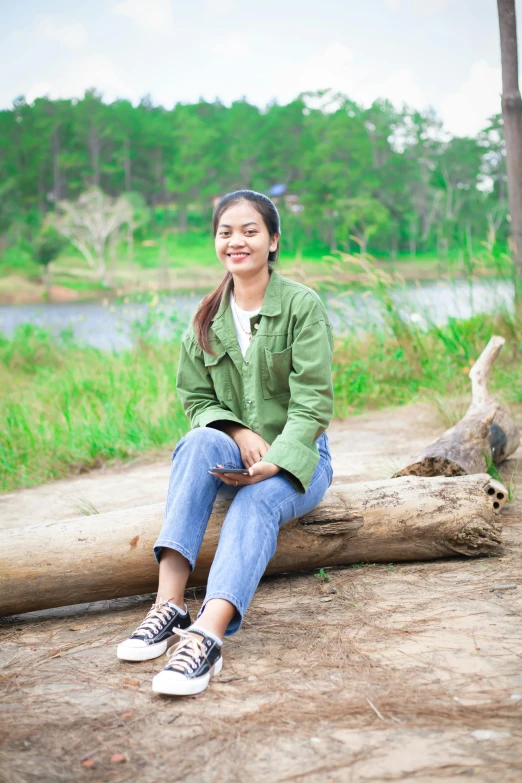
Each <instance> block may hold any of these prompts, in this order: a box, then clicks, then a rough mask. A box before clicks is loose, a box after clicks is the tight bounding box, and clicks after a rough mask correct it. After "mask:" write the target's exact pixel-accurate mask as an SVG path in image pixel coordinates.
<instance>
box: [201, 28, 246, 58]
mask: <svg viewBox="0 0 522 783" xmlns="http://www.w3.org/2000/svg"><path fill="white" fill-rule="evenodd" d="M209 50H210V51H211V52H212V54H214V55H215V56H216V57H219V58H220V59H223V60H237V57H238V52H240V53H241V61H244V60H245V59H246V58H247V57H250V55H251V54H252V47H251V45H250V42H249V41H248V39H247V38H245V37H244V35H242V34H241V35H225V36H223V37H221V36H220V37H219V38H218V39H216V40H214V41H213V42H212V43H211V44H210V45H209Z"/></svg>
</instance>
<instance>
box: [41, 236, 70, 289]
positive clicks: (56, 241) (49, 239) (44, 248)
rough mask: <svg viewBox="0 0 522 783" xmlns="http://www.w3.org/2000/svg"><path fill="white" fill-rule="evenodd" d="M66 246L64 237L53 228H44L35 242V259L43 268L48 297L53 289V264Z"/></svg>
mask: <svg viewBox="0 0 522 783" xmlns="http://www.w3.org/2000/svg"><path fill="white" fill-rule="evenodd" d="M64 244H65V240H64V238H63V236H60V234H59V233H58V232H57V231H56V230H55V229H54V228H53V227H52V226H45V227H44V228H42V230H41V231H40V233H39V234H38V236H37V237H36V239H35V242H34V257H35V260H36V261H37V262H38V263H39V264H40V265H41V266H42V268H43V278H44V282H45V287H46V289H47V296H48V297H49V292H50V288H51V274H50V267H51V262H52V261H54V260H55V258H56V257H57V256H58V255H59V253H60V251H61V249H62V248H63V246H64Z"/></svg>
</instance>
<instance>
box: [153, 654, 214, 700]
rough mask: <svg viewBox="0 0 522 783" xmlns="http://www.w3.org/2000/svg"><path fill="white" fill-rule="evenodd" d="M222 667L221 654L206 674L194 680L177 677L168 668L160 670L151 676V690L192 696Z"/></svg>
mask: <svg viewBox="0 0 522 783" xmlns="http://www.w3.org/2000/svg"><path fill="white" fill-rule="evenodd" d="M222 668H223V656H220V657H219V658H218V659H217V661H216V662H215V664H214V666H212V668H211V669H210V670H209V671H208V672H207V674H205V675H204V676H203V677H198V678H197V679H194V680H191V679H186V678H185V677H184V678H183V679H181V678H178V677H176V676H175V675H174V672H169V671H168V670H167V671H162V672H159V674H156V676H155V677H154V678H153V680H152V690H153V691H154V693H164V694H167V695H168V696H193V695H194V694H195V693H201V691H204V690H205V688H206V687H207V685H208V684H209V682H210V680H211V679H212V677H214V676H215V675H216V674H219V672H220V671H221V669H222ZM173 675H174V676H173Z"/></svg>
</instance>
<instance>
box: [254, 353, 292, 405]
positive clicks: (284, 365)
mask: <svg viewBox="0 0 522 783" xmlns="http://www.w3.org/2000/svg"><path fill="white" fill-rule="evenodd" d="M291 371H292V346H291V345H290V346H289V347H288V348H285V350H284V351H269V350H268V348H265V351H264V356H263V363H262V371H261V386H262V389H263V397H264V398H265V399H266V400H267V399H272V398H273V397H289V396H290V383H289V376H290V373H291Z"/></svg>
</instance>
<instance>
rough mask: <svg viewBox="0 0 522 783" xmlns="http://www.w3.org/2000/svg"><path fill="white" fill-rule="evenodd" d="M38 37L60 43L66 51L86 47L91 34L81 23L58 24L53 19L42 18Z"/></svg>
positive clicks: (37, 31) (37, 30)
mask: <svg viewBox="0 0 522 783" xmlns="http://www.w3.org/2000/svg"><path fill="white" fill-rule="evenodd" d="M36 35H37V36H38V37H39V38H43V39H45V40H46V41H53V42H54V43H59V44H60V46H63V47H64V48H65V49H79V48H80V47H81V46H85V44H86V43H87V39H88V38H89V34H88V33H87V30H86V28H85V27H84V25H83V24H81V22H72V23H71V24H58V23H57V22H56V21H55V20H54V19H52V18H51V17H42V18H41V19H40V21H39V24H38V27H37V28H36Z"/></svg>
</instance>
